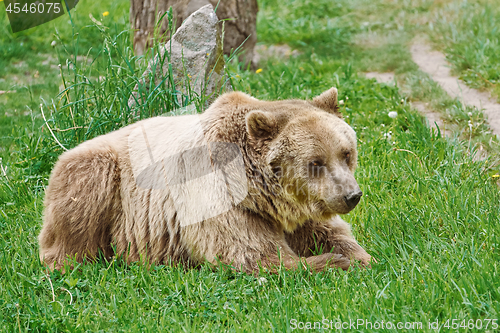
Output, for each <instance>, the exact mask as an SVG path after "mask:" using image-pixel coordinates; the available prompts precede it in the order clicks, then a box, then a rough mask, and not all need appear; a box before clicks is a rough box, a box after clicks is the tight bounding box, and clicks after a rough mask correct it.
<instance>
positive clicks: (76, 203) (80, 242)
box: [38, 147, 121, 269]
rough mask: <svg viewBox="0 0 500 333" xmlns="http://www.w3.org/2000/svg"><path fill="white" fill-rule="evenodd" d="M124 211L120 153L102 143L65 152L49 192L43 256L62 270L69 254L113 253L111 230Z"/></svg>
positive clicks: (45, 260)
mask: <svg viewBox="0 0 500 333" xmlns="http://www.w3.org/2000/svg"><path fill="white" fill-rule="evenodd" d="M120 215H121V204H120V192H119V168H118V163H117V157H116V155H115V154H114V153H113V152H112V151H110V150H109V149H106V148H102V147H101V148H99V149H93V150H90V149H89V150H82V149H80V150H78V149H77V150H73V151H70V152H68V153H66V154H64V155H62V156H61V158H60V159H59V161H58V163H57V164H56V166H55V168H54V170H53V172H52V176H51V178H50V180H49V186H48V187H47V191H46V196H45V211H44V224H43V228H42V231H41V232H40V235H39V236H38V240H39V244H40V259H41V260H42V261H44V262H45V264H47V265H48V266H49V267H50V268H52V269H54V268H55V269H60V268H62V266H63V264H64V261H65V259H66V258H67V257H68V256H70V257H72V258H76V260H78V261H82V259H83V257H84V256H87V257H89V258H95V256H97V255H98V253H99V250H101V251H102V252H103V254H104V255H105V256H106V257H108V256H112V255H113V251H112V248H111V234H110V230H111V227H112V225H113V224H115V223H117V221H118V219H119V218H120Z"/></svg>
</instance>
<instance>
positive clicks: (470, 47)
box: [432, 0, 500, 97]
mask: <svg viewBox="0 0 500 333" xmlns="http://www.w3.org/2000/svg"><path fill="white" fill-rule="evenodd" d="M432 28H433V30H434V31H433V32H434V33H433V34H432V38H433V41H434V42H435V44H437V45H440V47H441V48H443V49H444V51H445V52H446V54H447V59H448V61H449V62H450V63H451V64H452V65H453V69H454V71H455V73H456V74H458V75H460V78H461V79H462V80H464V81H465V82H466V83H467V85H469V86H471V87H473V88H479V89H490V90H491V91H492V92H493V93H494V94H496V95H497V97H500V39H499V36H500V7H499V6H498V2H496V1H489V0H483V1H474V2H466V1H464V2H459V3H454V4H452V5H449V6H447V7H446V8H444V9H443V10H442V11H440V12H438V14H437V18H436V24H435V25H434V26H433V27H432Z"/></svg>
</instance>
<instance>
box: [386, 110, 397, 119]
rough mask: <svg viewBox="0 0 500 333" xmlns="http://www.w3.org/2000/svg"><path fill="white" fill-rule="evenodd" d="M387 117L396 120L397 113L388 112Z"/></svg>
mask: <svg viewBox="0 0 500 333" xmlns="http://www.w3.org/2000/svg"><path fill="white" fill-rule="evenodd" d="M388 115H389V117H391V118H392V119H394V118H396V117H397V116H398V113H397V112H396V111H391V112H389V114H388Z"/></svg>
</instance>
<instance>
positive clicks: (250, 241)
mask: <svg viewBox="0 0 500 333" xmlns="http://www.w3.org/2000/svg"><path fill="white" fill-rule="evenodd" d="M181 235H182V236H181V237H182V242H183V243H184V244H186V245H187V248H188V249H189V250H188V251H189V252H190V254H191V256H192V258H193V259H195V261H196V262H197V263H202V262H203V261H205V260H206V261H208V262H210V263H212V264H214V265H217V264H218V263H222V264H224V265H228V266H231V267H233V268H235V269H237V270H242V271H245V272H247V273H253V274H258V273H259V271H260V268H261V267H263V268H265V269H269V270H270V271H272V272H276V270H277V268H279V267H284V268H286V269H297V268H298V267H299V266H300V265H308V266H310V267H311V268H312V269H314V270H316V271H321V270H324V269H325V268H330V267H333V268H337V267H339V268H342V269H344V270H347V269H348V268H349V265H350V260H349V258H348V257H344V256H343V255H341V254H337V253H325V254H322V255H318V256H311V257H308V258H305V257H302V258H301V257H299V256H298V255H297V253H295V252H294V251H293V250H292V249H291V248H290V246H289V245H288V244H287V241H286V239H285V235H284V234H283V231H281V230H280V229H279V228H278V227H277V226H275V225H272V224H270V223H268V222H266V221H263V220H262V218H261V217H259V216H257V215H256V214H254V213H251V212H249V211H241V210H238V209H235V210H232V211H230V212H228V213H225V214H222V215H220V216H218V217H217V218H214V219H211V220H207V221H204V222H200V223H195V224H192V225H188V226H185V227H183V228H182V229H181Z"/></svg>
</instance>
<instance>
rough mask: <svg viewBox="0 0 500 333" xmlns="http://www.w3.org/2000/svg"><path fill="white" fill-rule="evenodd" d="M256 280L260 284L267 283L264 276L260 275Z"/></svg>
mask: <svg viewBox="0 0 500 333" xmlns="http://www.w3.org/2000/svg"><path fill="white" fill-rule="evenodd" d="M257 282H258V283H259V285H261V286H262V285H263V284H264V283H267V279H266V278H265V277H260V278H258V279H257Z"/></svg>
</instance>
